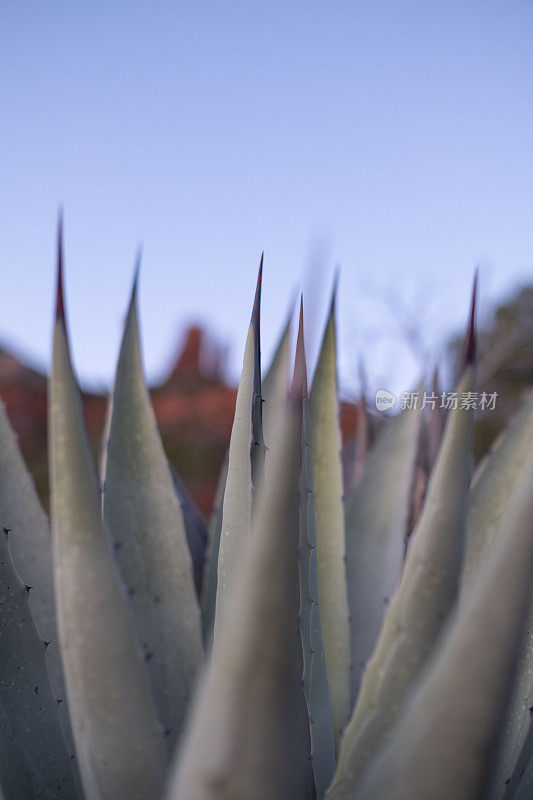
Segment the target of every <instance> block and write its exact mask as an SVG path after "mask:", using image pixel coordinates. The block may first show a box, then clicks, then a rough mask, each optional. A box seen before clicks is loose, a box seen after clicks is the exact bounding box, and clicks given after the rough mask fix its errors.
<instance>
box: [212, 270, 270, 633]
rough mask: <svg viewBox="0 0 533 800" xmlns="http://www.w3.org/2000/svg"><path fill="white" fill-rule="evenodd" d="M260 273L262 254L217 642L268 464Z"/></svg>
mask: <svg viewBox="0 0 533 800" xmlns="http://www.w3.org/2000/svg"><path fill="white" fill-rule="evenodd" d="M262 272H263V258H262V257H261V264H260V266H259V275H258V278H257V288H256V292H255V301H254V306H253V310H252V318H251V321H250V327H249V330H248V336H247V339H246V347H245V350H244V363H243V368H242V375H241V379H240V382H239V388H238V391H237V403H236V408H235V418H234V421H233V428H232V431H231V439H230V445H229V456H228V474H227V478H226V486H225V490H224V499H223V504H222V531H221V537H220V547H219V554H218V576H217V595H216V612H217V613H216V617H215V629H214V636H215V640H216V635H217V629H218V624H219V619H220V616H221V614H224V613H225V612H224V607H225V603H226V596H227V593H228V588H229V586H230V585H231V582H232V580H233V577H234V575H235V574H236V571H237V568H238V565H239V561H240V554H241V552H242V549H243V546H244V543H245V542H246V541H247V539H249V538H250V532H251V525H252V504H253V498H254V487H255V486H257V484H258V481H259V479H260V477H261V475H262V472H263V468H264V456H265V445H264V442H263V429H262V409H261V406H262V398H261V355H260V353H261V349H260V340H259V314H260V303H261V278H262Z"/></svg>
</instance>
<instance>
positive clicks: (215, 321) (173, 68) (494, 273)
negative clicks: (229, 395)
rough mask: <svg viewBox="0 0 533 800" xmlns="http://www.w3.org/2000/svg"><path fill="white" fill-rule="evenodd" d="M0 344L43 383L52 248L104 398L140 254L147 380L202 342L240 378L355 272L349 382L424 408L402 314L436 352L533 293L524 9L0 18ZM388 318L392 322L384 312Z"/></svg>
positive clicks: (80, 363)
mask: <svg viewBox="0 0 533 800" xmlns="http://www.w3.org/2000/svg"><path fill="white" fill-rule="evenodd" d="M0 26H1V29H0V42H1V44H0V76H1V77H0V80H1V103H0V182H1V197H2V212H1V214H0V241H1V252H2V299H3V303H2V316H1V319H0V339H1V340H3V341H4V342H7V343H8V344H10V345H12V346H15V347H16V348H17V349H18V350H19V351H21V352H23V353H26V354H28V355H30V356H31V357H32V358H33V359H34V360H36V361H37V362H38V363H40V364H43V365H46V364H47V363H48V351H49V345H50V332H51V317H52V297H53V277H54V262H55V225H56V217H57V209H58V205H59V204H60V203H62V204H63V205H64V209H65V254H66V289H67V302H68V309H69V317H70V324H71V332H72V336H73V350H74V355H75V359H76V364H77V368H78V371H79V374H80V376H81V378H82V379H83V380H85V381H89V382H91V383H92V384H96V383H109V381H110V379H111V376H112V372H113V368H114V363H115V359H116V355H117V348H118V343H119V336H120V326H121V322H122V319H123V315H124V311H125V307H126V303H127V297H128V293H129V284H130V281H131V276H132V270H133V261H134V255H135V251H136V248H137V245H138V243H139V242H141V241H142V242H143V243H144V256H143V270H142V278H141V311H142V327H143V340H144V351H145V361H146V366H147V371H148V374H149V376H150V377H151V378H154V377H156V376H158V375H161V374H162V371H163V370H164V368H165V366H166V365H167V364H168V362H169V358H170V357H171V355H172V353H173V351H174V350H175V347H176V344H177V337H178V332H179V331H180V330H181V328H182V327H183V325H185V324H186V323H187V322H189V321H194V320H199V321H201V322H205V323H206V324H207V325H208V326H209V328H210V329H211V330H212V331H213V333H214V334H216V335H217V336H219V337H220V338H221V339H222V340H223V341H225V342H227V343H228V344H229V345H230V346H231V358H230V362H229V368H230V373H231V375H232V376H236V375H237V374H238V372H239V370H240V363H241V360H242V351H243V346H244V339H245V335H246V329H247V324H248V319H249V315H250V310H251V303H252V299H253V291H254V284H255V278H256V271H257V266H258V263H259V258H260V255H261V251H262V250H264V251H265V273H264V296H263V334H262V335H263V355H264V360H265V361H267V360H268V358H269V355H270V353H271V350H272V346H273V343H274V341H275V339H276V337H277V335H278V331H279V328H280V326H281V324H282V321H283V318H284V317H285V315H286V309H287V307H288V303H289V300H290V297H291V295H292V294H293V293H294V291H295V290H296V289H297V288H298V287H301V286H303V287H304V289H305V290H307V292H308V298H307V308H308V312H309V320H310V322H311V323H312V324H311V326H310V340H311V341H310V348H311V350H313V348H314V347H316V339H317V337H318V330H317V329H320V327H321V326H322V318H323V314H324V312H325V307H326V304H327V295H328V293H329V287H330V283H331V278H332V275H333V270H334V267H335V265H337V264H339V265H340V267H341V278H340V297H339V314H338V323H339V340H340V350H341V376H342V382H343V385H344V386H345V388H346V389H347V390H350V388H353V387H354V386H356V385H357V381H356V379H355V375H356V364H357V359H358V357H359V354H360V352H361V351H363V352H364V353H365V354H366V360H367V362H368V363H367V369H368V372H369V374H370V378H371V382H372V384H373V385H377V384H381V385H387V386H388V387H390V388H393V389H395V390H397V391H399V390H402V389H407V388H410V385H411V384H412V383H413V381H414V379H415V372H416V369H417V367H416V364H415V363H414V361H413V359H412V358H410V356H409V350H408V348H407V347H406V345H405V344H404V343H403V342H399V341H398V340H399V339H400V333H399V325H398V322H397V320H396V316H398V315H403V316H404V317H406V318H407V319H408V321H409V322H410V323H411V322H414V324H415V327H419V328H420V330H421V332H422V335H423V338H424V340H425V344H426V346H427V347H428V348H429V349H430V350H431V351H432V352H433V353H434V355H435V357H438V356H439V354H440V351H439V348H440V346H441V343H442V341H443V338H444V337H445V335H446V333H447V332H449V331H451V330H454V329H457V328H458V327H459V328H460V327H462V326H463V324H464V320H465V318H466V312H467V306H468V295H469V292H470V284H471V279H472V273H473V269H474V267H475V265H476V264H480V265H481V293H482V304H481V310H482V312H483V311H484V312H485V313H486V312H487V310H488V308H489V306H490V303H491V302H492V301H493V300H494V299H497V298H499V297H501V296H502V295H503V294H504V293H505V292H506V291H509V290H511V289H512V288H513V287H514V286H516V285H517V284H518V283H520V282H524V281H526V280H532V279H533V214H532V212H533V107H532V103H533V90H532V87H533V4H532V3H531V0H505V1H503V0H502V1H501V2H492V0H482V1H480V2H470V0H460V1H458V2H455V1H454V0H446V1H444V0H443V1H442V2H437V0H435V1H433V0H420V2H406V1H404V0H389V2H384V0H371V1H370V0H367V2H358V1H357V0H322V2H316V1H315V0H305V2H291V0H284V1H283V2H278V0H269V2H261V3H259V2H254V0H248V2H240V1H239V2H236V1H235V0H225V1H224V2H222V0H221V1H220V2H216V1H215V0H212V1H211V2H210V1H209V0H207V1H206V2H200V0H196V1H195V2H182V1H180V0H173V2H158V0H153V1H152V2H147V1H146V0H145V2H138V1H137V0H129V2H123V1H122V0H121V1H116V2H114V1H113V0H107V2H100V0H94V2H91V3H76V2H68V1H66V0H65V1H64V2H62V1H61V0H50V2H46V3H43V2H41V1H40V0H39V2H32V0H3V2H2V3H1V4H0ZM391 306H393V307H394V308H395V309H396V312H395V314H391V312H390V307H391Z"/></svg>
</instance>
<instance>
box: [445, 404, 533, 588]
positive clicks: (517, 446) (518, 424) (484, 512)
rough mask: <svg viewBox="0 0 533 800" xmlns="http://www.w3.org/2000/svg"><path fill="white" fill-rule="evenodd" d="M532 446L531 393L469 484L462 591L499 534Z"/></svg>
mask: <svg viewBox="0 0 533 800" xmlns="http://www.w3.org/2000/svg"><path fill="white" fill-rule="evenodd" d="M532 443H533V392H532V393H530V395H529V396H528V397H527V398H526V400H525V402H524V403H523V405H522V407H521V409H520V411H519V413H518V414H517V415H516V417H515V419H514V420H513V421H512V423H511V425H510V426H509V428H508V429H507V430H506V431H504V432H503V433H502V434H501V435H500V436H499V437H498V439H497V441H496V442H495V444H494V445H493V446H492V448H491V451H490V453H489V455H488V456H486V457H485V458H484V459H483V461H482V463H481V464H480V465H479V467H478V469H477V470H476V473H475V475H474V478H473V481H472V489H471V492H470V506H469V511H468V534H467V540H466V551H465V563H464V568H463V576H462V582H461V583H462V587H463V591H464V590H467V589H468V587H469V586H470V585H471V583H472V581H473V580H474V579H475V577H476V575H477V574H479V572H480V567H481V565H483V564H484V562H485V558H486V556H487V553H489V552H490V548H491V547H492V544H493V542H494V541H495V540H496V538H497V537H498V536H499V535H500V534H501V530H502V527H503V525H504V522H505V517H506V515H507V513H508V502H507V501H508V499H509V495H510V494H511V493H512V491H513V489H514V487H515V485H516V483H517V481H518V480H519V476H520V474H521V472H522V470H523V468H524V464H525V462H526V461H527V458H528V457H529V454H530V452H531V448H532Z"/></svg>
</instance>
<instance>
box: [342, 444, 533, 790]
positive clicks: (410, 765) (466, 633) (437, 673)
mask: <svg viewBox="0 0 533 800" xmlns="http://www.w3.org/2000/svg"><path fill="white" fill-rule="evenodd" d="M532 504H533V451H531V453H530V456H529V458H528V463H527V465H526V467H525V469H524V472H523V474H522V475H521V478H520V490H519V491H518V492H517V494H516V495H515V497H514V498H513V504H512V505H513V509H512V513H510V515H509V518H508V520H507V524H506V530H505V532H504V534H503V535H502V536H501V537H500V539H499V541H498V542H497V543H496V546H495V548H494V551H493V553H492V555H491V557H490V564H488V565H487V570H486V572H485V574H483V575H482V576H481V578H480V580H479V582H478V583H477V585H476V586H475V587H473V591H472V592H469V593H468V595H467V596H465V598H464V600H463V602H462V603H461V604H460V605H459V609H458V612H457V613H456V614H455V615H453V619H452V620H451V624H448V626H447V630H446V635H445V636H444V637H443V640H442V641H441V644H440V645H439V647H438V648H437V649H436V651H435V655H434V657H433V658H432V659H430V662H429V663H428V667H427V669H426V670H425V671H424V674H423V676H422V677H421V679H420V681H419V683H418V684H417V687H416V690H415V692H414V693H413V694H412V695H411V697H410V699H409V700H408V702H407V704H406V706H405V708H404V710H403V712H402V715H401V717H400V719H399V722H398V724H397V726H396V728H395V730H394V734H393V737H392V739H391V742H390V745H389V746H388V747H386V748H385V749H384V750H383V751H382V753H381V755H380V756H378V757H377V758H376V759H375V761H374V762H373V764H372V766H371V767H370V769H369V770H368V772H367V773H366V777H365V779H364V780H363V783H362V784H361V785H360V788H359V789H358V790H357V791H356V790H355V786H353V785H352V786H351V787H350V785H349V784H348V783H346V784H344V785H343V787H340V791H339V792H337V793H332V795H331V797H332V798H334V799H335V800H340V798H344V797H350V798H357V800H378V798H379V800H400V799H401V800H405V798H409V800H427V798H429V797H431V798H432V800H441V799H442V800H481V798H485V797H487V796H488V793H487V790H488V788H489V786H488V784H489V782H490V777H491V773H492V770H493V767H494V756H495V751H496V749H497V746H498V740H499V738H500V735H501V725H502V722H503V719H504V716H505V713H506V706H507V704H508V701H509V699H510V693H511V690H512V685H513V679H514V677H515V674H516V656H517V652H518V649H519V646H520V641H521V638H522V635H523V626H524V623H525V620H526V616H527V612H528V609H529V604H530V597H531V588H532V578H533V535H532V524H531V507H532ZM350 790H351V792H352V793H351V794H350V793H349V792H350Z"/></svg>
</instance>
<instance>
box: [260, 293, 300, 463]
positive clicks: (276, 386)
mask: <svg viewBox="0 0 533 800" xmlns="http://www.w3.org/2000/svg"><path fill="white" fill-rule="evenodd" d="M292 312H293V308H292V306H291V309H290V312H289V314H288V316H287V321H286V323H285V327H284V328H283V331H282V332H281V336H280V338H279V341H278V344H277V347H276V350H275V352H274V355H273V357H272V361H271V362H270V366H269V368H268V370H267V372H266V373H265V376H264V378H263V380H262V382H261V395H262V397H263V419H262V422H263V436H264V439H265V444H266V446H267V448H268V447H270V445H271V443H272V442H273V438H274V429H275V424H276V420H277V417H278V415H279V407H280V406H281V405H284V404H285V403H286V402H287V392H288V388H289V386H288V384H289V380H288V379H289V352H290V347H291V318H292ZM267 452H268V451H267Z"/></svg>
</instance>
